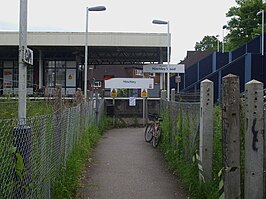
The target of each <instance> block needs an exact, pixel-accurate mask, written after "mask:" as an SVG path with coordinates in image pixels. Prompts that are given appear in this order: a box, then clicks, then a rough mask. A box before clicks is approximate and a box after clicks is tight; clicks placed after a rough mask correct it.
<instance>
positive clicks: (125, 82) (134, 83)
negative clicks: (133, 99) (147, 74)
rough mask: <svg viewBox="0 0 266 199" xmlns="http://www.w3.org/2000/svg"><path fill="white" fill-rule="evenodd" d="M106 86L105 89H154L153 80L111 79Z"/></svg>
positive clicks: (105, 82)
mask: <svg viewBox="0 0 266 199" xmlns="http://www.w3.org/2000/svg"><path fill="white" fill-rule="evenodd" d="M104 84H105V88H135V89H153V78H111V79H107V80H105V81H104Z"/></svg>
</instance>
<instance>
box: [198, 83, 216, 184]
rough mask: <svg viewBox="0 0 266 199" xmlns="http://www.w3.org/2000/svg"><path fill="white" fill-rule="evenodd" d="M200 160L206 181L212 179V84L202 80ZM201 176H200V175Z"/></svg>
mask: <svg viewBox="0 0 266 199" xmlns="http://www.w3.org/2000/svg"><path fill="white" fill-rule="evenodd" d="M199 152H200V159H201V163H202V170H203V171H202V172H203V173H202V174H203V176H204V179H205V180H206V181H210V180H211V179H212V153H213V82H212V81H210V80H207V79H206V80H204V81H202V82H201V85H200V146H199ZM200 175H201V174H200Z"/></svg>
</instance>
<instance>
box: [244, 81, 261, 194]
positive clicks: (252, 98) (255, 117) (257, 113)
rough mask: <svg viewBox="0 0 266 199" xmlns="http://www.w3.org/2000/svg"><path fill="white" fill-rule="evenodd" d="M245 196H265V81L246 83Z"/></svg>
mask: <svg viewBox="0 0 266 199" xmlns="http://www.w3.org/2000/svg"><path fill="white" fill-rule="evenodd" d="M245 89H246V99H245V121H246V126H245V198H248V199H255V198H256V199H259V198H261V199H262V198H263V191H262V190H263V130H264V128H263V83H261V82H258V81H256V80H252V81H250V82H248V83H247V84H246V85H245Z"/></svg>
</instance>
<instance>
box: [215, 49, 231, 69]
mask: <svg viewBox="0 0 266 199" xmlns="http://www.w3.org/2000/svg"><path fill="white" fill-rule="evenodd" d="M228 56H229V53H221V52H218V53H216V70H218V69H219V68H221V67H223V66H224V65H226V64H228V63H229V61H228Z"/></svg>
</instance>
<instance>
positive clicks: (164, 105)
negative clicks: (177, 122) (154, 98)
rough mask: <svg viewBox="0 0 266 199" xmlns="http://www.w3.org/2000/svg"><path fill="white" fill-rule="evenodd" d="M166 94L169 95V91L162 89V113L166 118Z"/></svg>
mask: <svg viewBox="0 0 266 199" xmlns="http://www.w3.org/2000/svg"><path fill="white" fill-rule="evenodd" d="M166 95H167V93H166V90H162V91H161V108H160V109H161V111H162V113H163V117H164V119H165V115H166V114H165V112H166Z"/></svg>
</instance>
